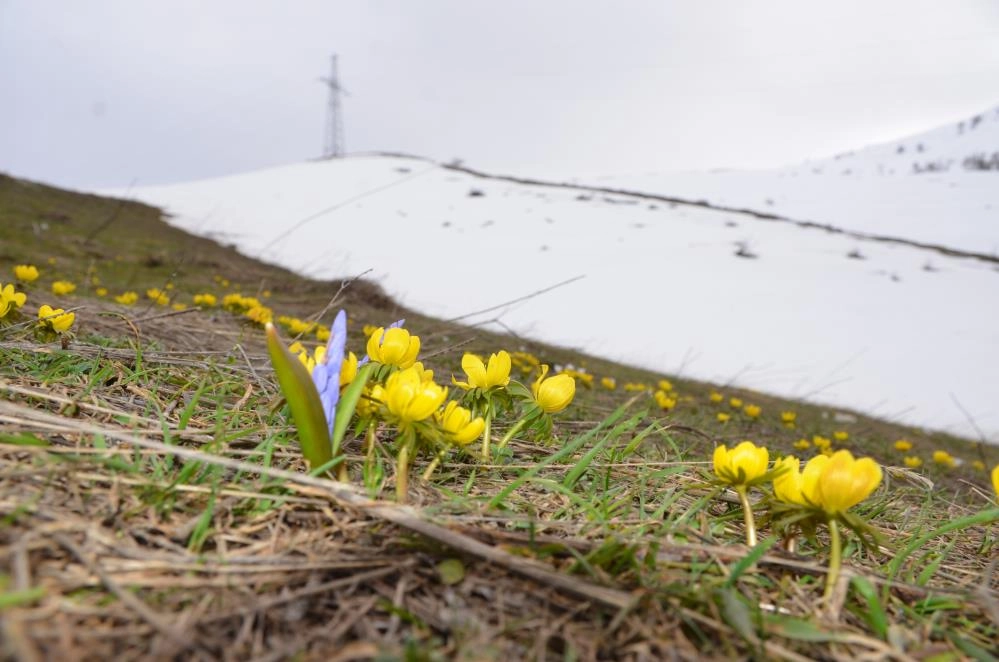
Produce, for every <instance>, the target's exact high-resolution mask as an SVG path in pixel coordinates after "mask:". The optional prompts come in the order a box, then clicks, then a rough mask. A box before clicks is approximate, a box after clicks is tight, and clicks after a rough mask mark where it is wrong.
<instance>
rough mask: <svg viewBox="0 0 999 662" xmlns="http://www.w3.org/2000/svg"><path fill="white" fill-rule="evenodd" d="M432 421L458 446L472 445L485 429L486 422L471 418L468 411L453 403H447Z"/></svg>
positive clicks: (470, 413) (478, 418)
mask: <svg viewBox="0 0 999 662" xmlns="http://www.w3.org/2000/svg"><path fill="white" fill-rule="evenodd" d="M434 419H435V420H436V421H437V424H438V425H440V426H441V429H442V430H443V431H444V434H445V435H447V438H448V439H449V440H451V441H453V442H454V443H456V444H458V445H459V446H464V445H466V444H470V443H472V442H473V441H475V440H476V439H478V438H479V435H481V434H482V431H483V430H485V429H486V422H485V421H484V420H483V419H482V417H481V416H479V417H476V418H472V412H471V411H470V410H468V409H465V408H464V407H462V406H460V405H459V404H458V403H457V402H453V401H452V402H449V403H447V406H446V407H444V409H443V410H441V411H438V412H436V413H435V414H434Z"/></svg>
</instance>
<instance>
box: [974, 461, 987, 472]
mask: <svg viewBox="0 0 999 662" xmlns="http://www.w3.org/2000/svg"><path fill="white" fill-rule="evenodd" d="M971 468H972V469H974V470H975V471H985V463H984V462H982V461H981V460H972V461H971Z"/></svg>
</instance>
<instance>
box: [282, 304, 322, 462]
mask: <svg viewBox="0 0 999 662" xmlns="http://www.w3.org/2000/svg"><path fill="white" fill-rule="evenodd" d="M267 352H268V354H270V357H271V364H272V365H273V366H274V373H275V374H276V375H277V378H278V384H280V386H281V392H282V393H283V394H284V397H285V399H286V400H287V401H288V407H289V408H290V409H291V417H292V418H293V419H294V421H295V427H297V428H298V442H299V444H300V445H301V447H302V455H303V456H305V460H306V461H307V462H308V463H309V467H310V468H313V469H315V468H316V467H320V466H323V465H324V464H326V463H327V462H329V461H330V460H331V459H332V458H333V448H332V444H331V443H330V433H329V427H328V426H327V424H326V414H324V413H323V404H322V402H321V401H320V400H319V392H318V391H317V390H316V385H315V384H313V383H312V377H310V376H309V372H308V371H307V370H306V369H305V366H303V365H302V362H301V361H299V360H298V359H297V358H296V357H295V356H293V355H292V353H291V352H289V351H288V348H287V347H285V345H284V343H283V342H281V339H280V338H278V335H277V330H276V329H275V328H274V325H273V324H268V325H267Z"/></svg>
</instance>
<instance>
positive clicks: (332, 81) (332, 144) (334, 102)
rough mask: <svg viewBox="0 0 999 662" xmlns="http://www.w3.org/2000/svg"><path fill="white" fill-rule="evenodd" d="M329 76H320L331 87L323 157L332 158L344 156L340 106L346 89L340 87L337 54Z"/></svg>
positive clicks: (327, 107) (327, 104) (324, 133)
mask: <svg viewBox="0 0 999 662" xmlns="http://www.w3.org/2000/svg"><path fill="white" fill-rule="evenodd" d="M330 59H331V60H332V63H331V64H332V67H331V68H330V76H329V78H320V79H319V80H321V81H322V82H324V83H326V86H327V87H329V89H330V94H329V101H327V103H326V125H325V127H324V130H323V158H325V159H331V158H335V157H338V156H343V152H344V142H343V109H342V108H341V106H340V93H341V92H343V93H344V94H346V93H347V92H346V90H344V89H343V88H342V87H340V78H339V76H338V74H337V69H336V55H333V56H332V57H331V58H330Z"/></svg>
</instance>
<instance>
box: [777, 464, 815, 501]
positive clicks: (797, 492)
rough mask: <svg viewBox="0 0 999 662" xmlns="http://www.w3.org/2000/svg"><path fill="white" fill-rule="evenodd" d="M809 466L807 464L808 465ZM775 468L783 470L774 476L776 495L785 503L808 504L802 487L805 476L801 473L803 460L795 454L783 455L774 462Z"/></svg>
mask: <svg viewBox="0 0 999 662" xmlns="http://www.w3.org/2000/svg"><path fill="white" fill-rule="evenodd" d="M806 468H807V465H806ZM774 469H777V470H782V471H780V472H779V473H778V474H777V476H776V477H775V478H774V496H775V497H777V498H778V499H780V500H781V501H783V502H784V503H793V504H797V505H799V506H807V505H809V503H808V502H807V501H805V497H804V495H803V494H802V493H801V488H802V485H803V483H804V477H803V476H802V475H801V460H799V459H798V458H796V457H795V456H793V455H788V456H787V457H782V458H781V459H780V460H778V461H777V462H776V463H775V464H774Z"/></svg>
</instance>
